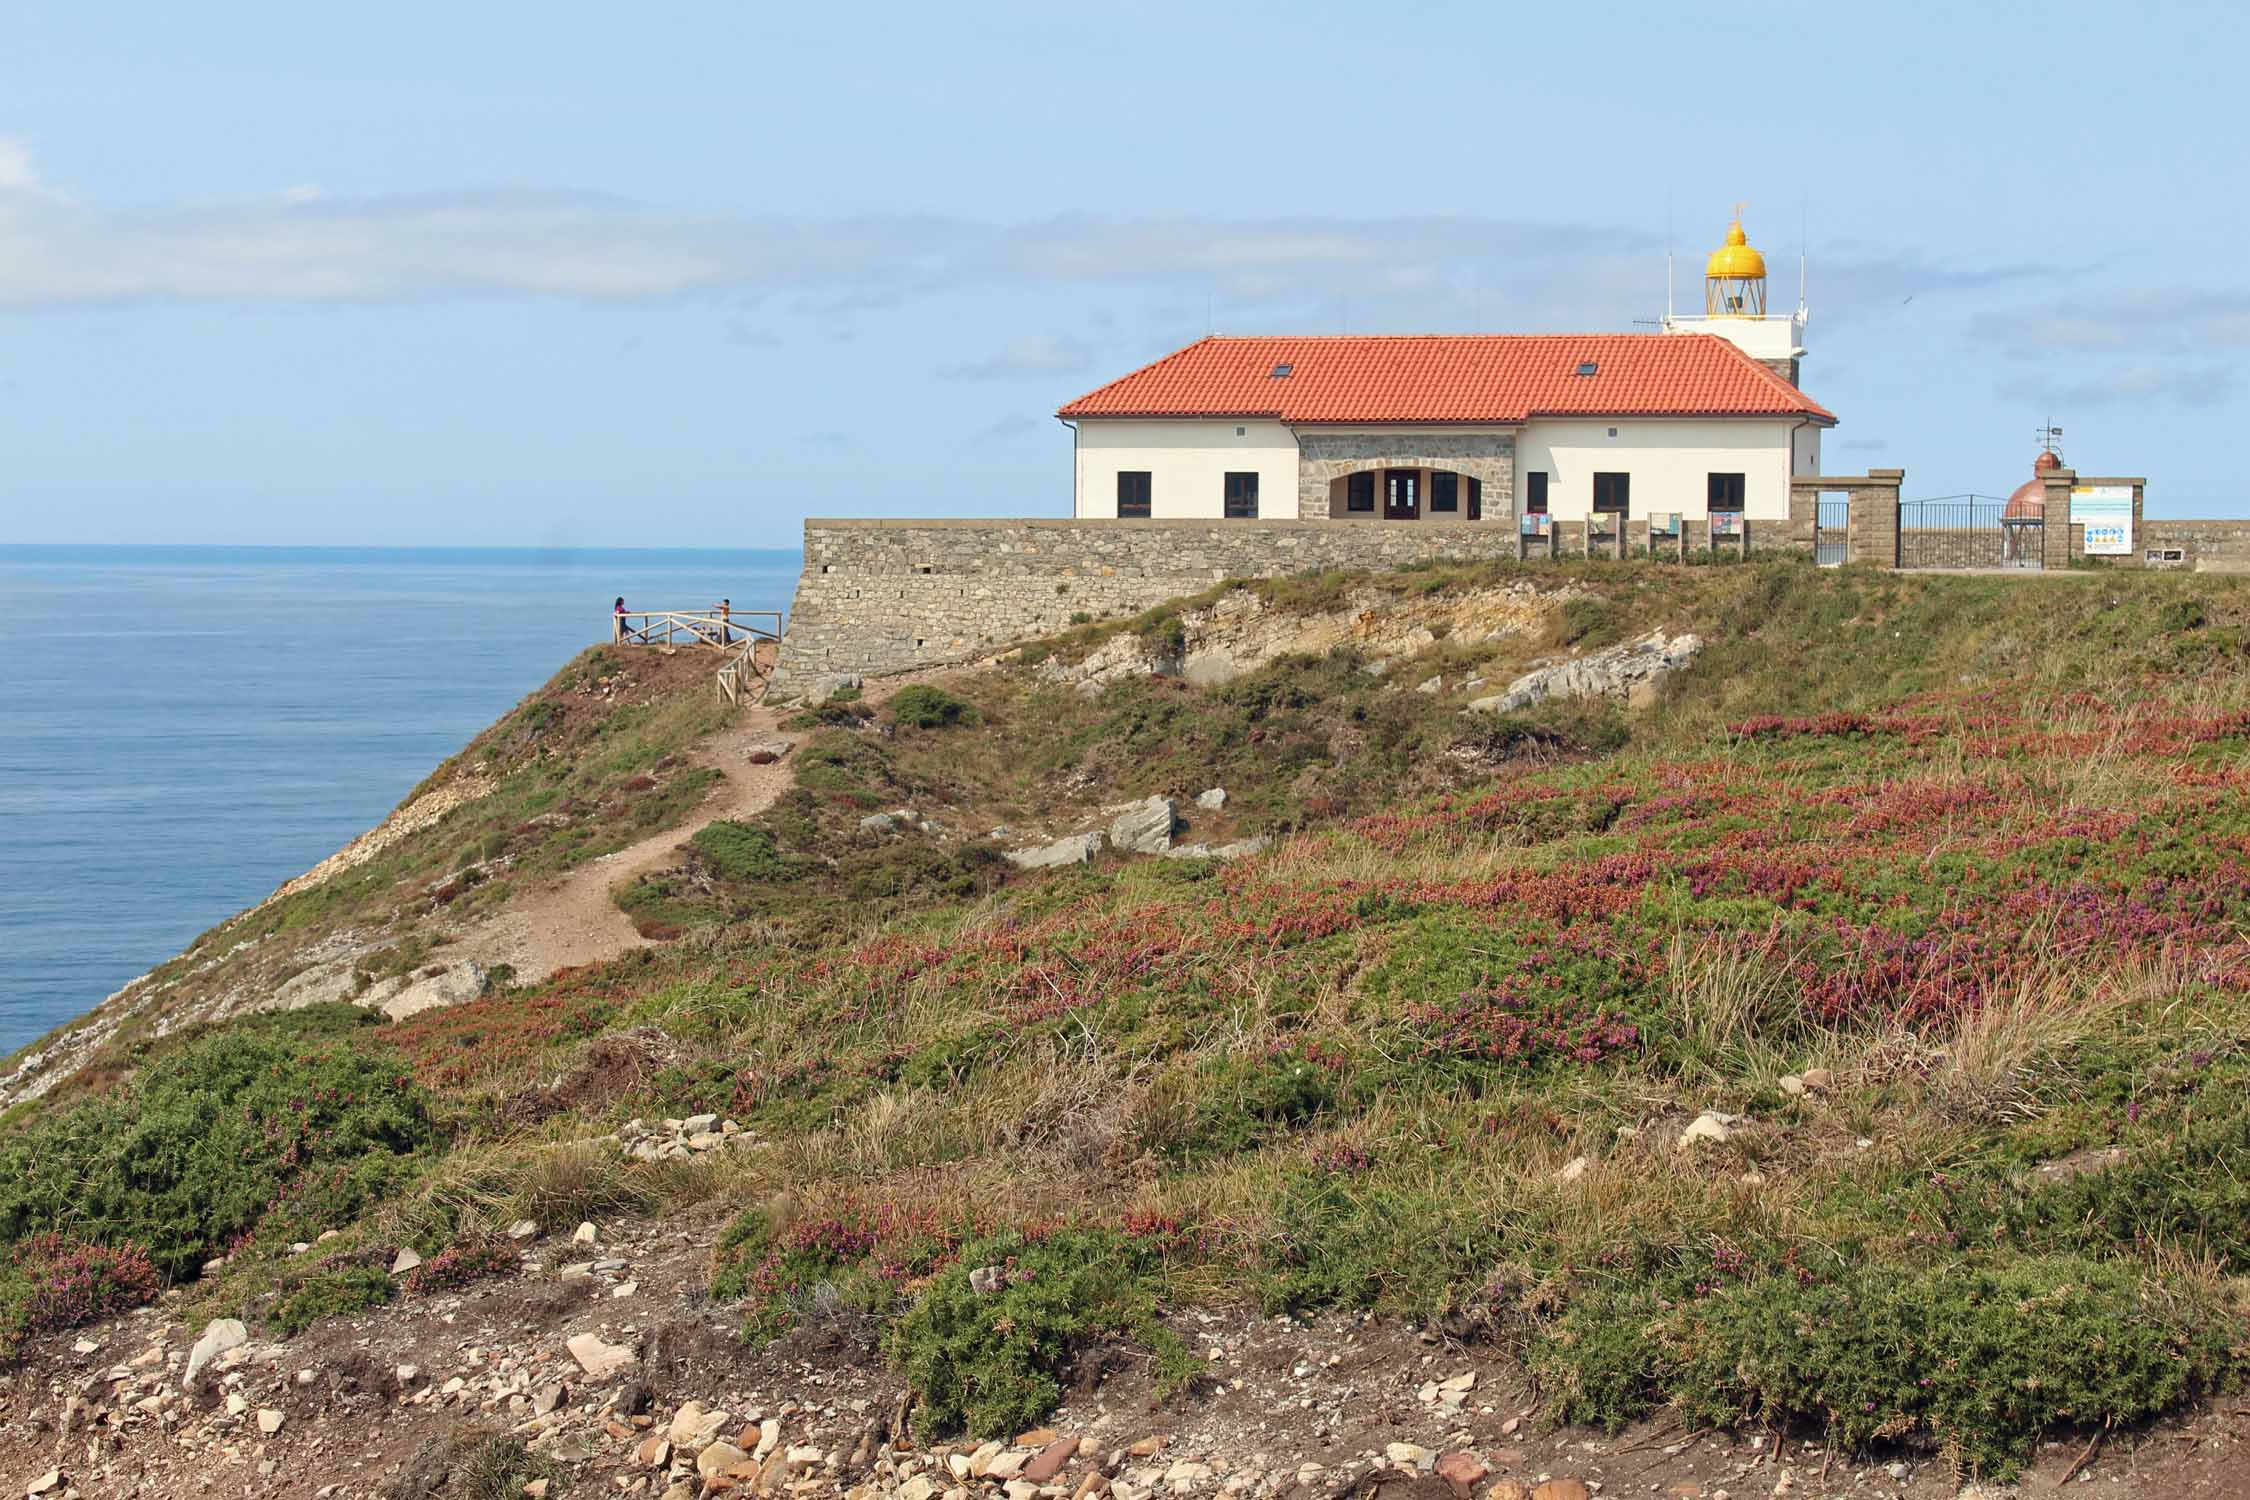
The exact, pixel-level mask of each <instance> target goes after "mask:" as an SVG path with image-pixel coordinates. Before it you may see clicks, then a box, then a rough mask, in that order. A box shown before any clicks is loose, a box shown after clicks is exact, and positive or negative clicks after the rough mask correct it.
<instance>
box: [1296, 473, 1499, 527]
mask: <svg viewBox="0 0 2250 1500" xmlns="http://www.w3.org/2000/svg"><path fill="white" fill-rule="evenodd" d="M1328 517H1329V519H1330V520H1335V521H1435V522H1441V523H1442V522H1448V521H1481V520H1483V519H1484V481H1483V480H1482V479H1480V478H1478V477H1477V476H1476V475H1474V474H1464V473H1462V472H1460V471H1459V470H1457V469H1448V468H1443V467H1436V466H1432V465H1426V464H1384V465H1382V466H1380V467H1371V468H1365V469H1354V470H1351V471H1350V472H1348V473H1343V474H1338V475H1337V476H1335V477H1334V478H1333V479H1331V480H1329V481H1328Z"/></svg>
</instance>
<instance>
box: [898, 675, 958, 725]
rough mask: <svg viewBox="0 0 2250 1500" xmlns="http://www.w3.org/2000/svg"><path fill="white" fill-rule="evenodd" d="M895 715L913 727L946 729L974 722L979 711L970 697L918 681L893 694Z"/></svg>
mask: <svg viewBox="0 0 2250 1500" xmlns="http://www.w3.org/2000/svg"><path fill="white" fill-rule="evenodd" d="M891 717H892V718H894V719H896V720H898V722H899V723H901V724H904V725H906V726H907V727H908V728H910V729H945V728H948V727H950V726H952V725H955V724H974V723H975V722H976V720H977V711H976V706H975V705H974V704H972V703H970V702H969V701H968V700H967V699H966V698H956V697H955V696H954V695H953V694H951V693H949V692H947V691H946V690H945V689H944V688H941V687H932V686H931V685H930V684H928V683H926V682H918V683H915V684H913V685H912V686H910V687H902V688H900V689H899V690H898V691H897V692H896V693H893V694H892V695H891Z"/></svg>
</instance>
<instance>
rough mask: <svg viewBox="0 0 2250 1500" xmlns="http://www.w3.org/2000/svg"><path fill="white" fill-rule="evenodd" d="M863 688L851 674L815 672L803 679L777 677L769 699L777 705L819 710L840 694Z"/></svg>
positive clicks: (769, 693) (768, 694)
mask: <svg viewBox="0 0 2250 1500" xmlns="http://www.w3.org/2000/svg"><path fill="white" fill-rule="evenodd" d="M860 686H862V683H861V681H860V679H859V677H858V676H857V675H855V674H854V673H851V672H815V673H813V674H812V675H811V676H809V677H805V678H803V679H801V680H800V679H797V678H789V677H777V679H776V681H775V682H774V685H773V687H772V688H771V690H769V691H768V693H767V694H766V696H767V698H768V699H769V700H770V701H772V702H775V703H802V704H805V705H807V706H808V707H814V708H817V707H819V706H820V705H821V704H823V703H826V702H827V701H828V700H829V699H831V698H833V697H835V696H836V695H837V694H839V693H848V692H851V691H852V690H854V689H855V688H858V687H860Z"/></svg>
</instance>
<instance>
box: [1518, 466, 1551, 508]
mask: <svg viewBox="0 0 2250 1500" xmlns="http://www.w3.org/2000/svg"><path fill="white" fill-rule="evenodd" d="M1523 513H1524V514H1525V515H1527V516H1543V515H1545V514H1546V513H1547V476H1546V473H1545V472H1544V471H1542V470H1537V469H1535V470H1533V471H1532V472H1531V473H1529V474H1526V475H1524V476H1523Z"/></svg>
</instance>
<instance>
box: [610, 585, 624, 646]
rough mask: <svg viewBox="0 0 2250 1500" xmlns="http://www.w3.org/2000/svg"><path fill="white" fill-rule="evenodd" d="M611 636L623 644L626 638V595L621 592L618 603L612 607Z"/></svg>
mask: <svg viewBox="0 0 2250 1500" xmlns="http://www.w3.org/2000/svg"><path fill="white" fill-rule="evenodd" d="M609 614H610V621H611V624H610V638H611V639H612V640H615V641H617V642H619V643H620V644H622V643H623V642H624V640H625V596H624V595H623V594H619V595H618V596H617V603H616V604H615V605H614V606H612V607H611V609H610V612H609Z"/></svg>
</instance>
